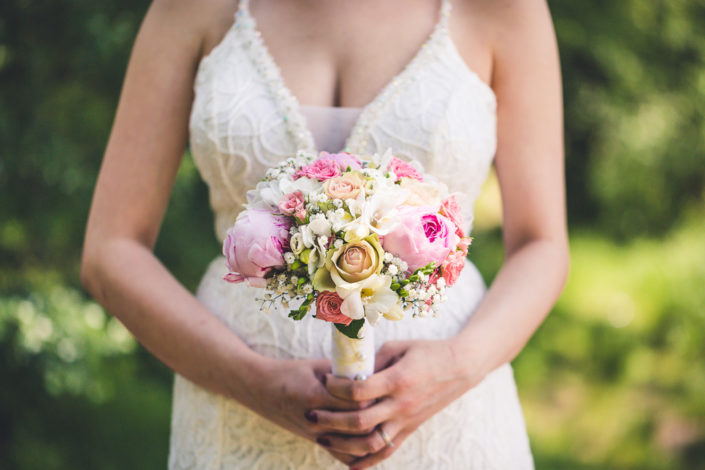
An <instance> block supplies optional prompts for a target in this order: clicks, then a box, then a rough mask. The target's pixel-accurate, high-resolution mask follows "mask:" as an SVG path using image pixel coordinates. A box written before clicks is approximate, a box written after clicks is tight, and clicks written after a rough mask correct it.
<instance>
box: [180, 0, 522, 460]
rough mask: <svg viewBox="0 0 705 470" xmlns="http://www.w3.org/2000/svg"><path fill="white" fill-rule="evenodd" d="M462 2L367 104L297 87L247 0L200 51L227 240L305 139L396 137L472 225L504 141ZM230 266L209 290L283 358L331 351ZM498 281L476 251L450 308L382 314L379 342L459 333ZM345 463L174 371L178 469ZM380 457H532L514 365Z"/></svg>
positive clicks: (227, 313)
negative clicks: (318, 100)
mask: <svg viewBox="0 0 705 470" xmlns="http://www.w3.org/2000/svg"><path fill="white" fill-rule="evenodd" d="M450 8H451V4H450V1H448V0H443V1H442V7H441V9H440V12H439V19H438V22H437V24H436V26H435V28H434V30H433V32H432V33H431V34H430V35H429V37H428V39H427V41H426V42H425V43H424V45H423V47H421V48H420V49H419V51H418V53H417V54H416V56H415V57H414V58H413V59H412V60H411V61H410V62H409V64H408V65H407V66H406V67H405V68H404V69H403V70H402V71H401V72H400V73H399V74H398V75H397V76H395V77H393V78H392V79H391V80H390V82H389V83H388V84H387V85H386V86H385V88H384V89H383V90H382V91H381V92H380V93H379V94H378V96H377V97H376V98H375V99H374V100H373V101H372V102H371V103H370V104H368V105H367V106H365V107H364V108H362V109H359V110H354V109H347V110H345V109H342V110H341V109H335V108H328V109H325V107H322V108H321V109H313V108H315V107H302V106H300V105H299V103H298V102H297V100H296V98H295V97H294V96H293V95H292V94H291V92H290V91H289V90H288V88H287V87H286V85H285V83H284V80H283V79H282V77H281V74H280V71H279V69H278V67H277V66H276V64H275V62H274V61H273V59H272V57H271V55H270V54H269V51H268V50H267V47H266V45H265V43H264V41H263V39H262V37H261V35H260V34H259V31H258V30H257V26H256V23H255V19H254V17H253V16H252V15H251V13H250V11H249V8H248V2H247V1H242V0H241V2H240V5H239V7H238V11H237V14H236V16H235V22H234V24H233V26H232V28H231V29H230V30H229V31H228V32H227V34H226V35H225V37H224V38H223V40H222V41H221V43H220V44H218V45H217V46H216V47H215V48H214V49H213V51H211V52H210V54H209V55H207V56H206V57H205V58H204V59H203V60H202V61H201V63H200V64H199V67H198V71H197V75H196V79H195V83H194V91H195V99H194V102H193V107H192V112H191V117H190V126H189V127H190V145H191V151H192V154H193V157H194V160H195V163H196V165H197V167H198V169H199V171H200V174H201V176H202V177H203V179H204V180H205V182H206V183H207V184H208V186H209V191H210V203H211V207H212V209H213V211H214V215H215V232H216V237H217V240H218V243H220V242H221V241H222V240H223V238H224V237H225V232H226V230H227V229H228V227H230V226H231V225H232V223H233V222H234V221H235V218H236V216H237V214H238V212H239V211H241V210H242V204H243V202H244V201H245V193H246V191H247V190H248V189H251V188H254V187H255V185H256V184H257V182H258V181H259V180H260V179H261V178H262V176H263V175H264V172H265V170H266V169H267V168H269V167H271V166H273V165H275V164H276V163H278V162H279V161H281V160H283V159H285V158H288V157H289V156H292V155H294V154H295V153H296V151H297V150H298V149H306V150H310V151H319V150H327V151H331V152H332V151H335V150H340V149H346V150H348V151H350V152H352V153H356V154H362V155H365V154H372V153H375V152H384V151H385V150H386V149H388V148H391V149H392V151H393V153H394V154H395V155H396V156H398V157H400V158H402V159H406V160H416V161H418V162H420V163H421V164H422V165H423V167H424V169H425V171H426V172H427V173H430V174H433V175H435V176H436V177H437V178H438V179H439V180H440V181H441V182H443V183H445V184H446V185H447V186H448V188H449V190H450V191H452V192H457V193H458V194H459V195H461V196H463V198H464V201H463V215H464V220H465V229H466V232H468V233H469V232H470V229H471V225H472V224H471V222H472V213H473V203H474V200H475V198H476V197H477V195H478V194H479V192H480V188H481V186H482V183H483V182H484V180H485V178H486V177H487V174H488V171H489V168H490V166H491V164H492V160H493V158H494V153H495V149H496V98H495V95H494V93H493V91H492V89H491V88H490V87H489V86H487V85H486V84H485V83H484V82H483V81H482V80H481V79H480V78H479V77H478V76H477V75H476V74H475V73H474V72H473V71H472V70H470V69H469V68H468V67H467V65H466V64H465V62H464V61H463V59H462V58H461V57H460V55H459V54H458V51H457V49H456V48H455V45H454V43H453V41H452V39H451V36H450V34H449V31H448V27H447V21H448V17H449V15H450ZM322 113H323V115H324V117H323V118H321V116H322ZM318 118H321V119H319V121H320V122H317V123H316V119H318ZM309 121H310V122H309ZM328 121H336V122H335V123H331V122H328ZM314 131H315V132H314ZM314 134H315V137H314ZM346 136H347V137H346ZM336 147H338V148H336ZM226 271H227V270H226V266H225V259H224V258H223V257H222V256H218V257H216V258H215V259H214V260H213V261H212V262H211V263H210V265H209V266H208V268H207V270H206V272H205V274H204V275H203V278H202V280H201V282H200V284H199V287H198V289H197V292H196V297H197V298H198V299H199V300H200V301H201V302H202V303H203V304H204V305H205V306H206V307H207V308H209V309H210V310H211V311H212V312H213V314H214V315H216V316H217V317H218V318H220V319H221V320H222V321H223V322H224V324H225V325H227V327H229V328H231V329H232V330H233V331H234V332H235V333H236V334H237V335H238V336H239V337H240V338H242V340H243V341H245V343H247V344H248V345H249V346H250V347H251V348H252V349H254V350H255V351H257V352H259V353H261V354H264V355H267V356H270V357H275V358H313V357H330V339H329V335H330V325H329V324H327V323H326V322H322V321H320V320H315V319H313V318H311V315H308V316H307V317H306V318H305V319H304V320H302V321H300V322H293V321H292V320H291V319H289V318H287V312H286V311H283V310H278V309H272V311H271V313H269V314H266V313H263V312H261V311H260V310H259V303H258V302H257V301H256V300H255V297H261V295H262V291H261V290H257V289H254V288H249V287H247V286H246V285H245V284H230V283H227V282H225V281H223V280H222V276H223V274H225V272H226ZM485 291H486V287H485V284H484V282H483V280H482V277H481V276H480V274H479V273H478V271H477V269H476V268H475V266H474V265H473V264H472V263H471V262H470V261H466V266H465V269H464V270H463V272H462V273H461V275H460V278H459V280H458V281H457V283H456V284H455V285H454V286H453V287H452V288H450V289H449V290H448V300H447V301H446V302H445V303H444V304H443V305H442V307H441V312H440V315H439V316H438V317H437V318H431V317H428V318H404V319H403V320H401V321H398V322H391V321H382V322H380V323H379V324H378V326H377V327H376V328H375V341H376V348H379V347H381V345H382V344H383V343H384V342H386V341H389V340H405V339H417V338H418V339H421V338H423V339H434V338H435V339H438V338H448V337H450V336H453V335H455V334H456V333H457V332H459V331H460V330H461V329H462V327H463V326H464V325H465V324H466V323H467V321H468V319H469V318H470V316H471V315H472V313H473V311H474V310H475V308H476V306H477V305H478V303H479V302H480V300H481V299H482V297H483V295H484V293H485ZM336 468H339V469H344V468H346V466H344V465H343V464H341V463H340V462H338V461H336V460H334V459H333V458H332V457H331V456H330V455H329V454H328V453H327V452H326V451H325V450H324V449H323V448H322V447H321V446H319V445H317V444H314V443H312V442H310V441H307V440H305V439H302V438H300V437H298V436H296V435H294V434H291V433H289V432H288V431H286V430H283V429H281V428H279V427H278V426H277V425H275V424H273V423H271V422H269V421H268V420H266V419H264V418H262V417H260V416H259V415H257V414H255V413H253V412H251V411H250V410H249V409H247V408H245V407H244V406H242V405H240V404H239V403H238V402H236V401H234V400H231V399H228V398H225V397H223V396H221V395H217V394H213V393H211V392H209V391H207V390H205V389H203V388H201V387H199V386H197V385H195V384H194V383H192V382H190V381H189V380H187V379H186V378H184V377H183V376H181V375H179V374H175V376H174V386H173V404H172V418H171V435H170V452H169V469H171V470H186V469H208V470H220V469H261V470H270V469H272V470H273V469H277V470H278V469H336ZM375 468H379V469H386V470H389V469H424V470H428V469H463V470H466V469H519V470H522V469H533V459H532V455H531V450H530V447H529V441H528V437H527V433H526V426H525V423H524V418H523V414H522V410H521V405H520V403H519V399H518V396H517V390H516V385H515V382H514V376H513V371H512V368H511V366H510V365H509V364H504V365H502V366H500V367H499V368H497V369H496V370H495V371H493V372H492V373H490V374H489V375H488V376H487V377H486V378H485V379H484V380H483V381H482V382H481V383H480V384H479V385H477V386H476V387H474V388H473V389H471V390H469V391H468V392H467V393H465V394H464V395H463V396H462V397H460V398H459V399H457V400H455V401H454V402H453V403H451V404H450V405H448V406H447V407H446V408H445V409H443V410H442V411H440V412H439V413H437V414H436V415H434V416H433V417H432V418H431V419H429V420H428V421H427V422H425V423H424V424H422V425H421V426H420V427H419V428H418V429H417V430H416V431H415V432H414V433H412V434H411V435H410V436H409V437H408V438H407V439H406V441H405V442H404V443H403V444H402V445H401V446H400V448H399V449H398V450H397V451H396V452H395V453H394V454H393V455H392V456H391V457H390V458H388V459H387V460H385V461H383V462H382V463H380V464H378V465H377V466H376V467H375Z"/></svg>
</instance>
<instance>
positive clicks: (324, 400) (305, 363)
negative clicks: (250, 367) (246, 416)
mask: <svg viewBox="0 0 705 470" xmlns="http://www.w3.org/2000/svg"><path fill="white" fill-rule="evenodd" d="M330 372H331V364H330V361H329V360H325V359H319V360H277V359H269V358H264V359H263V363H262V364H261V367H258V370H257V372H256V374H254V375H252V376H251V377H250V378H249V379H247V382H248V386H246V387H244V389H245V390H247V395H245V396H242V395H240V396H239V397H238V400H239V401H240V402H241V403H243V404H244V405H245V406H247V407H248V408H250V409H251V410H253V411H254V412H256V413H258V414H260V415H261V416H263V417H264V418H267V419H268V420H270V421H272V422H273V423H275V424H277V425H279V426H281V427H283V428H284V429H287V430H288V431H291V432H293V433H294V434H297V435H299V436H301V437H304V438H305V439H308V440H311V441H314V442H317V441H319V436H320V435H321V434H322V433H325V432H327V429H325V428H324V427H322V426H321V425H320V424H319V423H317V422H316V415H315V414H314V413H313V412H312V410H314V409H316V410H326V411H327V412H332V411H333V410H338V411H345V412H351V411H354V410H360V409H362V408H363V407H365V406H368V405H369V404H370V402H369V401H368V402H365V401H364V400H359V401H351V400H345V399H343V398H338V397H335V396H333V395H331V394H330V393H329V392H328V390H327V389H326V387H325V382H326V378H327V377H328V376H332V375H330ZM239 388H240V390H242V389H243V387H239ZM319 412H322V411H319ZM319 443H320V442H319ZM327 450H328V451H329V452H330V453H331V454H332V455H333V457H335V458H336V459H338V460H340V461H341V462H343V463H344V464H346V465H349V464H350V463H351V462H352V461H353V460H354V459H355V457H353V456H350V455H346V454H343V453H339V452H336V451H335V450H334V449H327Z"/></svg>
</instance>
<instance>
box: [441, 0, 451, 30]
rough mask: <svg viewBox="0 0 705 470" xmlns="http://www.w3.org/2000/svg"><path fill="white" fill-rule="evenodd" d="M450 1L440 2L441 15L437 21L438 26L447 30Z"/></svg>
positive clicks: (443, 0)
mask: <svg viewBox="0 0 705 470" xmlns="http://www.w3.org/2000/svg"><path fill="white" fill-rule="evenodd" d="M451 7H452V5H451V0H441V13H440V15H439V16H440V17H439V19H438V25H439V26H441V27H442V28H443V29H448V18H450V10H451Z"/></svg>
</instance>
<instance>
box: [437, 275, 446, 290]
mask: <svg viewBox="0 0 705 470" xmlns="http://www.w3.org/2000/svg"><path fill="white" fill-rule="evenodd" d="M436 285H437V286H438V287H439V288H443V287H445V286H446V280H445V279H443V278H442V277H441V278H439V279H438V280H437V281H436Z"/></svg>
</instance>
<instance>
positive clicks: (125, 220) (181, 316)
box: [81, 0, 258, 396]
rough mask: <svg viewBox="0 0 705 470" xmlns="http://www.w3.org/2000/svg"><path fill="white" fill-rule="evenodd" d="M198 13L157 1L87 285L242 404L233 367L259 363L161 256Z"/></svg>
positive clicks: (176, 359) (203, 381)
mask: <svg viewBox="0 0 705 470" xmlns="http://www.w3.org/2000/svg"><path fill="white" fill-rule="evenodd" d="M194 3H195V2H171V1H164V0H162V1H155V2H154V3H153V4H152V5H151V6H150V8H149V11H148V12H147V15H146V16H145V18H144V21H143V23H142V26H141V28H140V31H139V33H138V35H137V39H136V41H135V44H134V48H133V51H132V55H131V58H130V62H129V64H128V67H127V73H126V76H125V81H124V84H123V89H122V93H121V96H120V101H119V104H118V108H117V113H116V116H115V121H114V123H113V129H112V132H111V134H110V139H109V141H108V145H107V148H106V151H105V155H104V158H103V162H102V166H101V169H100V174H99V176H98V181H97V185H96V188H95V194H94V196H93V203H92V206H91V210H90V215H89V218H88V224H87V229H86V239H85V244H84V252H83V263H82V271H81V278H82V281H83V283H84V285H85V286H86V289H87V290H88V291H89V292H91V293H92V294H93V295H94V296H95V298H96V299H97V300H98V301H99V302H100V303H101V304H102V305H103V306H105V307H106V309H107V310H108V311H109V312H110V313H112V314H113V315H115V316H116V317H118V318H119V319H120V321H121V322H122V323H123V324H124V325H125V326H126V327H127V328H128V329H129V330H130V331H131V332H132V334H133V335H134V336H135V337H136V338H137V340H138V341H139V342H140V343H141V344H142V345H144V346H145V347H146V348H147V349H148V350H149V351H150V352H152V353H153V354H154V355H156V356H157V357H158V358H159V359H160V360H161V361H162V362H164V363H165V364H166V365H167V366H169V367H170V368H172V369H173V370H175V371H178V372H180V373H182V374H183V375H184V376H186V377H187V378H189V379H191V380H192V381H194V382H196V383H197V384H199V385H202V386H204V387H207V388H209V389H210V390H213V391H216V392H219V393H222V394H227V395H231V396H233V395H239V394H241V393H242V392H240V390H242V389H245V388H246V387H242V384H240V383H228V380H231V379H232V380H236V381H239V380H241V379H240V378H239V377H238V376H233V375H232V373H231V369H232V367H233V365H234V364H237V363H239V364H241V365H242V366H254V365H255V364H254V363H256V362H257V361H258V357H257V355H256V354H254V353H253V352H252V351H250V350H249V349H248V348H247V347H245V345H244V344H243V343H242V342H241V341H239V340H238V339H237V338H236V337H235V335H234V334H233V333H232V332H231V331H229V330H228V329H227V328H224V326H223V324H222V323H221V322H220V321H219V320H218V319H217V318H215V317H214V316H213V315H212V314H210V313H209V312H208V311H207V310H206V309H205V307H204V306H203V305H201V304H200V303H199V302H198V301H197V300H196V299H195V298H194V297H193V296H192V295H191V294H190V293H189V292H188V291H187V290H186V289H185V288H184V287H183V286H181V285H180V284H179V283H178V282H177V281H176V279H174V278H173V277H172V276H171V275H170V273H169V272H168V271H167V270H166V269H165V268H164V266H163V265H162V264H161V263H160V262H159V260H157V259H156V257H154V255H153V254H152V249H153V247H154V244H155V241H156V238H157V234H158V232H159V228H160V226H161V222H162V219H163V216H164V212H165V210H166V206H167V203H168V200H169V196H170V194H171V190H172V187H173V183H174V179H175V177H176V172H177V169H178V167H179V163H180V161H181V156H182V154H183V151H184V148H185V145H186V139H187V129H188V115H189V112H190V104H191V102H192V100H193V92H192V86H193V79H194V74H195V69H196V65H197V60H198V57H199V56H200V52H201V37H200V34H199V31H198V30H197V27H196V26H197V22H196V23H194V24H192V25H186V24H185V21H184V20H185V18H186V17H188V10H189V8H191V6H192V4H194ZM243 369H244V370H252V369H253V367H243ZM226 378H227V379H226ZM242 380H245V379H244V378H243V379H242Z"/></svg>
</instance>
